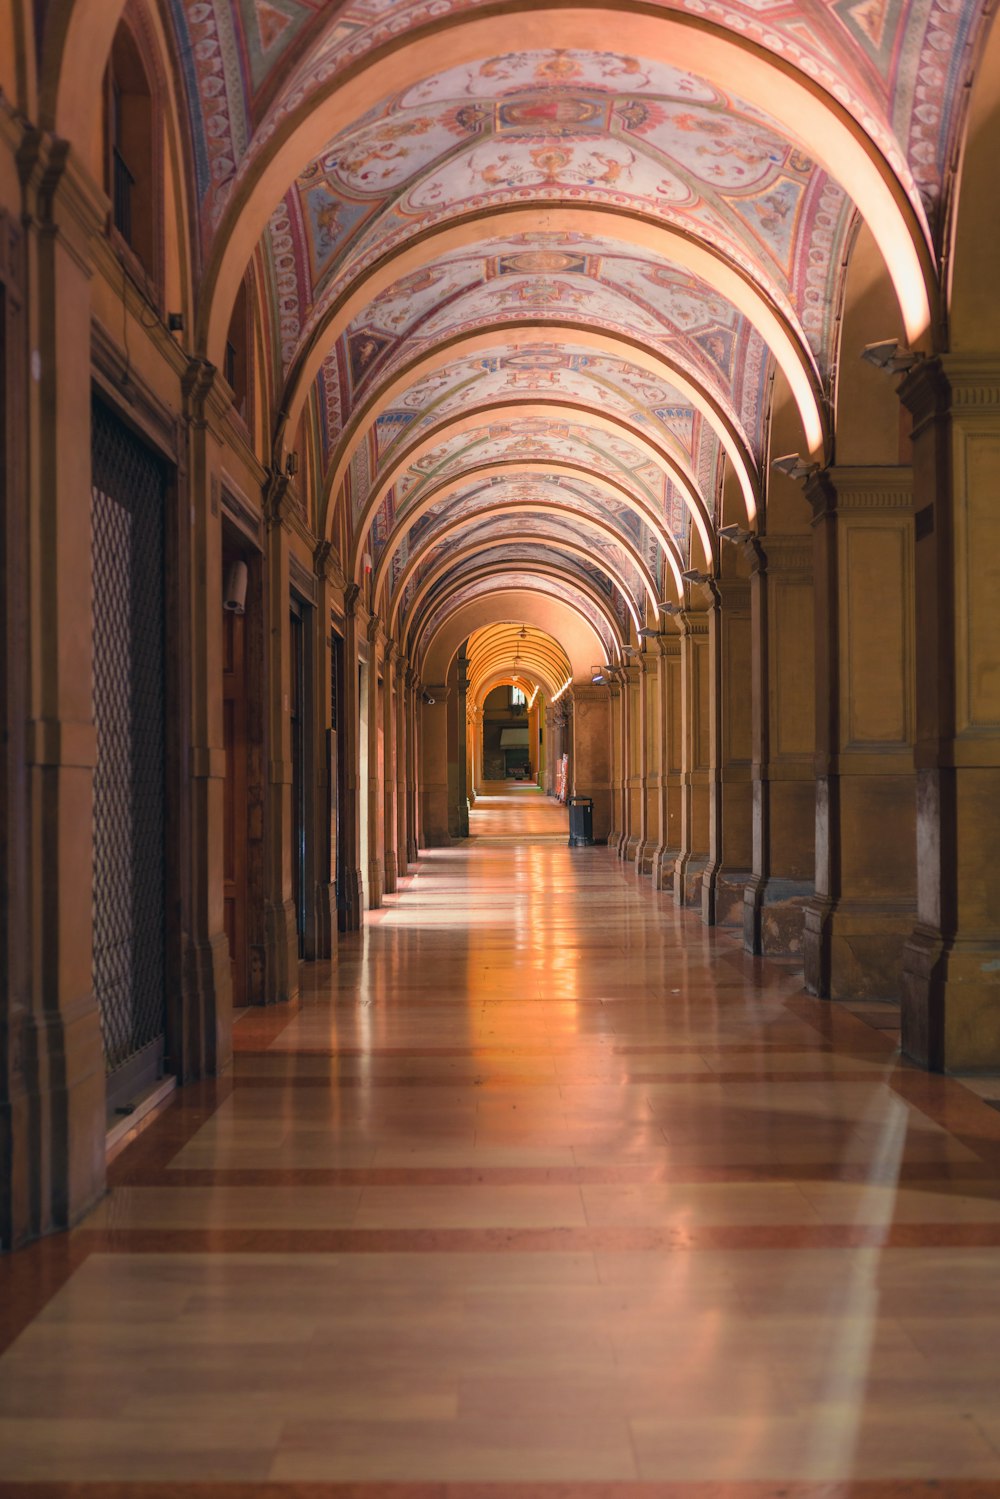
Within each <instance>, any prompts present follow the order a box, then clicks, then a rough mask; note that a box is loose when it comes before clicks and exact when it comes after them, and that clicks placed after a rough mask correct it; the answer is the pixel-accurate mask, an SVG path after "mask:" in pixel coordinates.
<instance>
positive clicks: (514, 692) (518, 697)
mask: <svg viewBox="0 0 1000 1499" xmlns="http://www.w3.org/2000/svg"><path fill="white" fill-rule="evenodd" d="M510 705H511V707H512V708H526V707H527V706H528V699H527V697H526V696H525V694H524V693H523V692H522V691H521V689H520V687H512V688H511V689H510Z"/></svg>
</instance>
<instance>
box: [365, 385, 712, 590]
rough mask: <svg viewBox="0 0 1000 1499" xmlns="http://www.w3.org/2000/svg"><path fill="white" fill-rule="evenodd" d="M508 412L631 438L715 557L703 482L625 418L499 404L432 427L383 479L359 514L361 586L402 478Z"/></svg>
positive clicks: (551, 406)
mask: <svg viewBox="0 0 1000 1499" xmlns="http://www.w3.org/2000/svg"><path fill="white" fill-rule="evenodd" d="M508 409H509V410H512V411H516V412H517V414H518V415H519V416H521V417H524V418H532V417H539V416H541V417H549V416H551V417H552V419H553V420H555V421H558V420H560V419H561V420H567V419H570V420H574V421H578V420H579V419H580V417H581V416H584V417H585V418H586V420H587V422H588V423H589V424H590V425H591V426H592V427H594V428H596V429H597V430H598V431H601V432H606V433H609V434H611V435H614V436H621V437H626V438H627V439H628V441H629V442H631V443H633V444H634V446H635V447H637V448H638V449H639V450H640V451H641V452H642V453H643V454H644V455H645V456H646V457H647V458H648V459H649V460H650V461H651V462H653V463H656V464H658V465H659V466H660V467H661V468H662V469H663V470H665V472H666V473H667V475H668V477H669V478H670V480H671V481H672V482H673V484H674V485H675V486H676V488H677V489H678V490H679V492H680V494H681V496H682V497H683V499H684V501H685V503H686V504H687V507H688V509H689V511H690V513H691V518H692V520H693V521H694V523H695V526H696V528H697V530H698V532H699V535H700V536H701V541H702V545H703V547H704V549H705V555H706V557H711V556H712V555H713V551H714V545H713V522H712V516H711V513H710V512H709V510H708V507H707V506H706V504H705V501H704V499H703V497H702V496H701V494H700V493H699V492H698V490H697V488H696V484H697V480H695V478H694V475H693V474H685V473H684V471H683V470H682V469H681V467H680V465H679V464H678V462H677V460H676V459H675V458H674V457H673V456H672V455H671V454H668V453H667V452H665V451H664V450H663V449H662V448H661V447H660V446H659V445H658V444H657V443H654V442H652V441H651V440H650V439H649V438H648V437H647V436H646V435H645V434H644V433H641V432H638V431H636V429H635V428H634V427H632V426H631V425H630V424H629V423H627V422H624V421H622V420H621V418H619V417H616V416H605V415H598V414H596V413H595V412H592V411H589V410H587V409H585V408H583V407H579V406H574V405H572V404H571V403H569V402H565V401H521V402H518V401H510V402H503V403H500V402H497V403H494V404H493V405H492V406H488V407H483V408H482V410H481V411H478V412H474V413H472V414H470V415H469V416H464V417H458V418H450V419H448V420H447V421H444V422H442V423H441V425H440V426H438V427H433V428H431V429H430V430H429V431H428V432H427V434H426V435H425V436H424V437H422V438H421V439H420V440H419V441H418V442H415V443H413V444H412V445H411V447H410V448H408V449H407V450H406V451H405V452H403V453H402V454H401V455H400V457H399V458H398V459H397V460H396V462H395V463H394V464H393V465H392V466H391V468H390V469H389V470H388V471H387V473H385V474H384V475H383V477H382V478H380V479H379V482H378V484H377V486H376V487H375V489H373V490H372V492H371V494H370V495H369V497H368V499H367V500H366V501H365V504H364V506H363V508H362V510H361V512H360V513H359V515H358V518H357V522H356V525H355V530H354V543H353V547H352V552H351V557H350V559H349V564H348V572H349V575H350V576H352V577H354V578H355V579H356V580H358V581H360V575H361V568H362V564H363V557H364V553H365V550H366V542H367V538H368V531H369V529H370V527H371V524H372V521H373V520H374V518H375V516H376V515H377V514H378V511H379V507H380V506H381V504H382V502H383V500H384V499H385V497H386V495H387V494H388V493H389V491H390V489H391V488H392V486H393V485H394V484H395V483H396V481H397V480H398V479H399V478H400V476H401V475H402V474H404V473H405V472H406V470H407V469H408V468H409V467H410V466H411V465H412V464H413V463H415V462H416V461H417V460H418V459H419V458H421V457H422V456H423V455H424V454H425V453H429V452H431V451H433V449H434V448H435V447H437V446H438V445H439V444H440V443H441V442H443V441H446V440H447V439H448V438H449V437H457V436H460V435H461V434H462V433H464V432H474V431H477V430H478V429H479V428H480V427H482V426H484V425H486V424H488V422H489V420H490V413H492V412H498V411H506V410H508Z"/></svg>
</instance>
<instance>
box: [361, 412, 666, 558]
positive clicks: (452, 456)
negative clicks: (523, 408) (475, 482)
mask: <svg viewBox="0 0 1000 1499" xmlns="http://www.w3.org/2000/svg"><path fill="white" fill-rule="evenodd" d="M505 463H519V464H524V463H528V464H535V463H545V464H561V465H569V466H572V467H575V468H577V469H581V470H584V471H585V472H587V471H589V472H591V473H594V474H600V475H602V476H603V477H604V478H606V479H608V480H610V481H611V483H612V484H614V485H616V486H617V487H618V488H619V489H625V490H627V491H628V492H629V493H630V494H632V495H634V496H635V497H636V498H637V500H638V501H639V503H640V505H641V506H645V507H646V508H647V509H648V510H649V511H650V512H652V513H654V514H656V515H657V516H662V517H663V523H664V529H665V530H667V531H669V532H670V534H671V535H673V536H675V537H676V538H677V539H678V542H679V544H680V545H681V546H682V548H683V546H684V543H685V541H686V537H687V531H688V527H689V515H690V512H689V510H688V508H687V505H686V503H685V501H684V499H683V498H682V497H681V495H680V494H679V493H678V491H677V490H676V488H675V487H674V485H673V484H672V483H671V481H670V479H669V478H668V477H667V475H666V471H665V470H664V468H663V467H662V466H661V465H660V464H659V463H657V462H655V461H654V460H653V459H651V458H648V457H647V456H646V454H645V453H644V452H642V451H641V450H640V449H639V448H637V447H636V446H635V445H634V444H633V443H631V442H629V441H628V440H627V439H626V438H625V437H620V436H616V435H612V434H610V433H606V432H600V431H595V430H593V429H591V428H589V427H588V426H587V425H585V424H583V423H577V422H572V421H561V420H548V419H546V418H541V417H539V418H516V417H515V418H510V417H508V418H506V419H504V418H503V417H502V416H498V418H497V419H496V420H494V421H491V422H489V423H488V424H487V425H484V426H482V427H478V428H473V429H472V430H470V431H467V432H462V433H459V434H457V435H455V436H453V437H451V438H448V439H446V440H445V441H443V442H441V443H439V444H438V445H437V446H436V447H434V448H432V449H431V450H430V451H429V452H427V453H425V454H424V455H423V456H422V457H420V458H419V459H418V460H417V461H416V462H414V463H413V464H411V465H410V467H409V468H407V469H406V470H405V471H404V472H403V474H402V475H401V476H400V478H399V480H398V481H397V483H396V484H395V485H394V486H393V488H392V490H391V492H390V494H389V495H388V496H387V497H386V500H385V501H384V502H383V504H382V506H381V507H380V510H379V512H378V515H377V517H376V520H375V523H374V525H373V527H372V538H373V541H374V550H375V554H376V555H377V554H378V553H379V552H381V550H382V548H383V547H384V545H385V542H386V540H387V538H388V536H389V534H390V533H391V531H392V529H393V527H394V526H395V525H396V523H397V521H398V520H399V519H401V518H405V516H406V513H407V511H409V510H412V509H413V507H414V506H415V505H417V504H418V503H419V501H420V499H421V498H422V497H423V496H424V495H427V494H430V493H432V492H433V491H434V490H435V489H437V488H439V487H440V486H441V485H443V484H446V483H448V482H450V481H452V480H455V479H457V478H459V477H460V476H462V475H464V474H467V473H469V472H470V471H472V470H482V469H485V468H489V467H491V466H495V465H498V464H505ZM357 486H358V491H359V492H360V493H362V494H364V493H367V492H368V486H366V485H365V483H364V480H363V479H359V480H358V481H357ZM359 508H360V507H359Z"/></svg>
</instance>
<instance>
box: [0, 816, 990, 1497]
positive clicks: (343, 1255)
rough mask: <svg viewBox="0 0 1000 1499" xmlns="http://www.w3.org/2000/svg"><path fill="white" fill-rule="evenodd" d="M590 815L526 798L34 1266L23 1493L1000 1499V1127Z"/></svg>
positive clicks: (329, 978)
mask: <svg viewBox="0 0 1000 1499" xmlns="http://www.w3.org/2000/svg"><path fill="white" fill-rule="evenodd" d="M564 818H565V814H564V813H563V812H562V811H560V810H559V809H556V808H555V807H554V806H553V805H552V804H551V803H550V802H548V801H546V800H545V799H544V798H543V797H542V796H541V794H540V793H538V792H534V793H531V792H529V791H527V790H520V789H518V790H516V791H511V792H509V793H499V794H497V795H496V796H494V797H485V798H484V799H483V800H482V801H481V802H480V805H479V808H478V809H477V811H476V812H474V814H473V829H474V831H477V830H478V831H480V832H481V833H482V834H483V836H482V837H481V838H480V839H478V840H477V839H475V838H473V839H471V840H470V841H469V842H467V843H464V844H461V845H457V846H455V847H453V848H450V849H447V850H436V851H434V852H432V853H429V854H426V855H425V856H424V857H423V858H422V860H421V863H420V865H419V869H418V872H417V873H416V875H415V876H414V877H412V878H410V879H408V880H406V881H404V882H403V883H402V887H401V890H400V893H399V894H397V895H396V896H394V897H391V898H390V900H389V901H388V902H387V904H386V907H385V908H384V909H383V910H382V911H380V912H378V913H376V914H375V915H374V916H373V917H372V918H371V919H370V920H369V922H368V924H367V926H366V929H365V931H364V932H363V933H361V934H358V935H357V936H356V937H354V938H349V939H346V940H345V941H344V942H343V944H342V948H341V956H340V961H339V965H337V966H334V967H333V968H331V967H329V966H325V967H323V968H314V969H304V970H303V972H304V974H305V975H306V976H307V986H306V990H305V994H304V997H303V1000H302V1002H301V1005H300V1006H298V1007H297V1008H296V1009H294V1010H293V1011H291V1012H289V1011H288V1010H286V1009H282V1010H277V1009H276V1010H273V1011H264V1012H255V1013H252V1014H249V1015H247V1016H246V1017H245V1018H243V1019H242V1020H241V1021H240V1022H239V1023H238V1025H237V1028H236V1034H237V1040H238V1046H239V1052H238V1056H237V1060H236V1065H235V1069H234V1073H233V1076H232V1077H231V1078H226V1079H223V1080H221V1081H220V1082H218V1083H216V1084H211V1085H205V1086H203V1087H197V1088H189V1089H184V1090H181V1091H180V1092H179V1094H178V1095H177V1097H176V1102H175V1103H174V1104H172V1105H171V1106H170V1107H169V1108H168V1109H167V1110H166V1111H165V1112H164V1114H163V1115H162V1116H161V1117H160V1118H159V1119H158V1120H157V1121H156V1122H155V1123H154V1124H153V1125H152V1126H151V1127H150V1128H149V1129H148V1130H147V1131H146V1133H144V1134H143V1135H142V1136H141V1137H140V1139H139V1140H138V1141H137V1143H136V1144H135V1145H134V1146H132V1147H130V1148H129V1150H128V1151H126V1152H125V1154H124V1155H122V1156H121V1157H120V1158H119V1159H118V1160H117V1161H116V1162H115V1164H114V1166H113V1168H112V1181H113V1189H112V1191H111V1193H110V1195H109V1196H108V1198H107V1199H106V1201H105V1202H104V1203H103V1204H102V1205H101V1206H100V1207H99V1208H98V1210H97V1211H96V1212H95V1213H93V1214H92V1215H91V1217H90V1218H89V1219H88V1220H87V1221H86V1222H85V1223H84V1224H83V1225H82V1227H81V1228H79V1229H78V1230H77V1231H76V1232H75V1233H74V1234H72V1235H71V1236H69V1237H68V1238H63V1239H61V1240H60V1239H55V1240H49V1241H46V1242H44V1243H42V1244H39V1245H37V1246H35V1247H34V1248H33V1249H30V1250H28V1251H25V1252H23V1253H20V1254H17V1255H14V1256H11V1257H10V1259H9V1260H8V1261H6V1262H5V1263H0V1307H2V1309H3V1310H2V1319H0V1331H2V1333H3V1335H4V1338H5V1341H8V1342H9V1340H10V1338H11V1337H13V1335H14V1334H15V1333H17V1332H18V1330H21V1331H20V1336H19V1337H18V1338H17V1340H16V1341H14V1342H13V1343H12V1344H11V1345H10V1346H9V1347H8V1348H7V1351H6V1353H5V1354H4V1355H3V1357H2V1358H0V1493H2V1494H3V1495H4V1496H11V1495H15V1494H16V1495H18V1496H20V1495H22V1494H23V1495H29V1494H30V1495H33V1496H35V1499H42V1496H43V1495H44V1496H46V1499H48V1496H52V1495H56V1494H69V1493H70V1488H69V1484H70V1482H71V1481H73V1482H74V1486H73V1488H72V1493H73V1495H76V1496H80V1495H88V1496H91V1495H92V1496H93V1499H97V1496H98V1495H100V1496H101V1499H124V1496H125V1495H128V1496H137V1499H164V1496H165V1495H166V1494H167V1493H168V1492H169V1494H170V1495H171V1496H172V1499H173V1496H176V1495H183V1494H184V1493H186V1492H188V1489H187V1485H188V1484H191V1485H192V1487H191V1489H190V1492H191V1493H192V1494H195V1493H197V1494H198V1495H199V1496H201V1499H205V1496H206V1495H207V1494H210V1493H214V1492H215V1484H222V1483H230V1484H239V1485H240V1486H238V1487H234V1488H227V1489H225V1490H223V1489H219V1492H220V1493H222V1492H225V1493H226V1494H227V1495H228V1496H229V1499H246V1496H248V1495H252V1496H255V1499H264V1496H267V1499H276V1496H279V1495H280V1496H286V1495H287V1496H289V1499H290V1496H293V1495H299V1494H301V1496H302V1499H305V1496H306V1495H308V1499H318V1496H320V1495H323V1496H334V1495H337V1496H340V1499H346V1496H347V1494H348V1490H347V1489H346V1488H343V1487H342V1488H337V1487H329V1488H328V1487H308V1488H307V1487H306V1485H308V1484H315V1485H319V1484H336V1483H339V1484H347V1483H349V1482H355V1483H362V1482H368V1481H370V1482H385V1481H390V1480H392V1481H400V1482H402V1483H404V1484H424V1485H427V1484H437V1483H444V1482H446V1481H447V1482H451V1483H452V1484H455V1485H458V1487H456V1488H453V1489H449V1490H448V1491H447V1492H448V1494H449V1495H452V1496H457V1495H462V1494H463V1493H467V1494H469V1495H471V1493H472V1490H471V1489H468V1490H465V1489H463V1488H462V1485H471V1484H473V1483H475V1482H477V1481H483V1480H492V1481H502V1480H513V1481H517V1482H519V1483H522V1484H531V1485H533V1486H532V1487H531V1489H530V1490H525V1489H521V1490H519V1491H517V1492H518V1493H519V1494H520V1495H521V1496H522V1499H523V1496H525V1495H526V1494H527V1493H529V1492H530V1494H531V1495H532V1496H536V1495H539V1494H543V1495H544V1494H548V1493H551V1494H552V1495H553V1496H555V1495H557V1494H558V1495H559V1496H560V1499H566V1495H567V1494H575V1493H579V1494H581V1495H587V1494H593V1495H595V1496H596V1495H597V1493H598V1488H597V1485H598V1484H600V1483H610V1482H614V1481H619V1482H620V1483H621V1484H623V1485H624V1487H622V1488H620V1489H619V1488H614V1489H611V1490H608V1489H606V1488H601V1489H600V1490H599V1492H600V1495H601V1496H602V1499H606V1496H607V1495H608V1493H612V1494H615V1495H619V1496H631V1495H633V1494H634V1495H639V1494H648V1495H649V1496H650V1499H653V1496H656V1499H662V1496H669V1499H677V1496H682V1495H688V1494H690V1495H691V1499H695V1496H698V1499H704V1496H705V1494H706V1493H708V1492H709V1491H708V1490H707V1489H705V1488H698V1487H691V1488H688V1484H689V1483H693V1482H694V1481H698V1482H700V1483H707V1482H708V1481H713V1480H714V1481H716V1482H725V1483H726V1484H727V1486H726V1487H725V1488H712V1489H711V1491H710V1492H711V1494H712V1496H713V1499H715V1496H717V1495H720V1494H725V1495H733V1496H743V1499H761V1496H764V1495H776V1494H777V1493H778V1492H779V1491H780V1492H781V1493H783V1494H790V1495H794V1496H800V1495H807V1494H808V1495H817V1496H818V1495H819V1494H820V1493H822V1494H823V1495H824V1496H830V1495H837V1496H840V1495H847V1494H857V1495H862V1494H863V1495H865V1496H867V1499H873V1496H880V1495H883V1494H884V1495H889V1494H900V1493H903V1492H905V1493H906V1494H908V1495H913V1494H917V1495H924V1494H927V1495H929V1494H930V1493H931V1492H932V1490H931V1489H930V1487H929V1486H928V1481H929V1480H931V1479H935V1478H936V1479H944V1480H946V1481H947V1484H946V1489H945V1492H946V1493H947V1494H948V1495H955V1496H957V1495H962V1494H972V1493H976V1494H980V1495H986V1494H989V1493H995V1492H997V1490H996V1487H995V1485H996V1484H998V1483H1000V1405H998V1402H997V1388H998V1386H997V1349H998V1348H1000V1292H998V1286H1000V1114H997V1113H996V1112H995V1111H994V1110H992V1109H990V1108H989V1107H988V1106H987V1105H985V1104H983V1103H981V1102H980V1101H979V1100H977V1099H976V1098H974V1097H973V1096H972V1094H970V1093H969V1092H967V1091H966V1090H965V1089H964V1088H963V1087H962V1086H961V1085H960V1084H959V1083H957V1082H954V1081H947V1080H942V1079H937V1078H933V1077H928V1076H926V1075H924V1074H921V1073H919V1072H916V1071H910V1070H909V1069H907V1068H905V1067H902V1066H900V1064H899V1063H898V1061H897V1059H896V1057H895V1055H894V1054H893V1052H892V1050H891V1043H890V1042H889V1041H888V1040H887V1039H886V1038H885V1037H884V1036H882V1035H880V1034H878V1033H877V1032H876V1031H874V1030H871V1029H869V1028H868V1027H867V1026H866V1025H864V1024H863V1023H862V1022H861V1021H860V1020H858V1019H856V1018H854V1017H853V1016H851V1015H849V1014H847V1013H845V1012H844V1011H843V1010H841V1009H839V1008H837V1007H832V1006H830V1005H828V1004H824V1003H821V1002H818V1001H814V1000H811V999H808V998H805V997H804V996H803V995H802V993H801V991H800V988H799V980H798V978H797V977H796V976H795V974H794V972H793V971H792V970H791V969H789V968H787V967H777V966H774V965H770V964H768V963H765V962H761V961H759V960H752V959H749V958H747V957H745V956H744V955H743V954H742V952H741V951H740V949H739V947H738V946H737V944H736V941H735V939H734V937H733V936H732V935H731V934H727V933H718V932H712V931H709V930H707V929H706V928H704V927H703V926H702V924H701V922H700V920H699V919H698V918H697V917H695V916H694V915H692V914H689V913H681V914H679V913H677V912H675V910H674V907H673V905H672V903H671V900H670V898H669V897H668V896H666V895H664V896H662V897H659V898H653V897H651V895H650V892H649V889H648V884H640V883H639V882H638V881H637V880H636V877H635V876H634V875H633V874H632V873H631V872H629V871H628V870H626V869H623V867H622V866H621V865H620V864H619V863H618V862H617V861H616V860H615V859H614V858H613V857H612V856H611V855H610V854H609V852H608V851H607V850H606V849H592V850H581V851H571V850H569V849H568V848H567V847H566V846H565V842H564V841H563V839H562V838H561V837H559V836H558V835H559V834H560V832H562V831H563V828H564ZM520 819H523V823H522V824H521V825H522V827H523V828H524V830H525V832H526V836H525V838H524V840H523V841H522V842H519V843H513V842H509V841H508V840H509V839H511V838H512V837H513V836H514V835H515V834H516V833H517V830H518V823H519V820H520ZM850 1478H859V1479H865V1480H869V1482H867V1483H866V1484H864V1485H863V1486H857V1487H851V1486H848V1485H847V1484H846V1483H845V1484H844V1485H842V1486H836V1487H832V1488H831V1487H822V1488H821V1487H819V1481H820V1480H848V1479H850ZM26 1479H32V1480H50V1481H56V1482H55V1486H54V1487H50V1488H45V1489H37V1488H34V1487H30V1486H26V1487H24V1488H21V1487H20V1486H18V1484H17V1482H16V1481H17V1480H26ZM667 1480H675V1481H677V1483H678V1487H677V1488H676V1489H675V1488H674V1487H670V1488H666V1487H664V1486H663V1485H664V1483H665V1482H666V1481H667ZM904 1480H905V1481H906V1482H904ZM973 1480H979V1482H978V1483H976V1482H973ZM116 1481H118V1484H120V1486H116ZM268 1481H270V1482H268ZM788 1481H793V1482H794V1481H797V1482H798V1484H799V1485H800V1486H799V1487H794V1488H791V1489H790V1488H788V1487H787V1486H786V1485H787V1482H788ZM812 1481H815V1484H814V1482H812ZM560 1483H561V1484H569V1485H570V1488H569V1489H567V1488H565V1487H561V1488H557V1487H556V1485H558V1484H560ZM169 1484H182V1485H183V1486H182V1487H181V1488H174V1487H170V1488H169V1490H168V1488H167V1485H169ZM195 1484H198V1485H200V1486H198V1487H195V1486H194V1485H195ZM206 1485H207V1487H206ZM300 1485H301V1486H302V1487H301V1488H300V1487H299V1486H300ZM547 1485H551V1486H552V1487H551V1489H550V1488H547V1487H546V1486H547ZM644 1485H648V1487H645V1486H644ZM377 1492H378V1491H377V1490H376V1489H374V1488H372V1489H367V1488H362V1489H351V1490H350V1494H351V1495H353V1496H364V1495H366V1494H372V1495H373V1496H374V1495H375V1494H376V1493H377ZM444 1492H445V1491H444V1490H442V1489H438V1488H428V1487H426V1486H425V1487H422V1488H419V1489H416V1488H414V1489H413V1490H412V1491H410V1490H408V1489H407V1488H403V1489H400V1490H393V1493H394V1494H396V1496H397V1499H406V1496H407V1495H408V1494H409V1493H412V1496H413V1499H417V1496H418V1495H419V1499H428V1496H434V1499H438V1496H441V1495H443V1494H444ZM475 1492H476V1494H477V1495H481V1494H482V1493H483V1491H482V1490H481V1489H477V1490H476V1491H475ZM502 1492H503V1491H502V1490H495V1489H490V1490H489V1493H490V1494H491V1495H493V1496H495V1499H496V1496H498V1495H499V1494H502ZM511 1492H512V1494H513V1492H514V1491H511ZM937 1492H940V1491H937Z"/></svg>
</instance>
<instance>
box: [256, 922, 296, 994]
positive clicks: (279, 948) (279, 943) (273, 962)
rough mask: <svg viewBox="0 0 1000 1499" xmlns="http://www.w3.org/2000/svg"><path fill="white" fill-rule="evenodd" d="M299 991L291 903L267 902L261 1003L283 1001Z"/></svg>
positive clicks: (294, 929)
mask: <svg viewBox="0 0 1000 1499" xmlns="http://www.w3.org/2000/svg"><path fill="white" fill-rule="evenodd" d="M298 993H299V934H298V932H297V931H296V928H295V905H294V903H293V902H292V901H290V900H286V901H281V902H275V903H273V904H272V903H270V902H269V903H268V905H267V906H266V908H265V911H264V1003H265V1004H266V1005H283V1004H287V1003H288V1001H289V1000H290V999H296V998H297V997H298Z"/></svg>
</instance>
